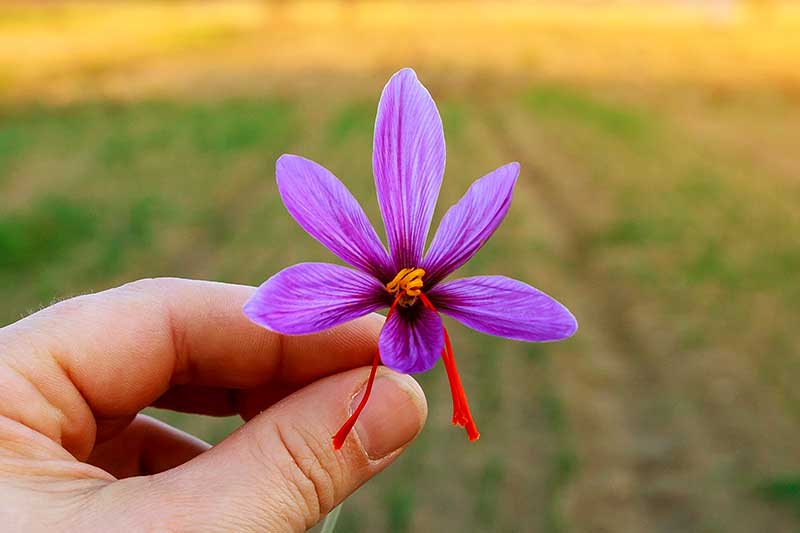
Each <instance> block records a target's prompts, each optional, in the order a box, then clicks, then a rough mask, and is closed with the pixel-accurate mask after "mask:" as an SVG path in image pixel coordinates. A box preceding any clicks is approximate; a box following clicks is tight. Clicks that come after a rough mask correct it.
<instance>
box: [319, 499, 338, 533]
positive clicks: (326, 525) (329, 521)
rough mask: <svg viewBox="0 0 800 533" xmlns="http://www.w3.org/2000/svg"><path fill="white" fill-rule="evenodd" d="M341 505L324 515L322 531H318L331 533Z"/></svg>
mask: <svg viewBox="0 0 800 533" xmlns="http://www.w3.org/2000/svg"><path fill="white" fill-rule="evenodd" d="M342 505H343V504H339V505H337V506H336V507H334V508H333V510H331V512H330V513H328V516H326V517H325V521H324V522H323V523H322V531H321V532H320V533H333V529H334V528H335V527H336V521H337V520H339V513H341V512H342Z"/></svg>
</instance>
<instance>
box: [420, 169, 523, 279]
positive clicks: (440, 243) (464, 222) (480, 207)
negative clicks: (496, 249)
mask: <svg viewBox="0 0 800 533" xmlns="http://www.w3.org/2000/svg"><path fill="white" fill-rule="evenodd" d="M518 175H519V163H509V164H508V165H505V166H502V167H500V168H498V169H497V170H494V171H493V172H490V173H489V174H487V175H485V176H484V177H482V178H481V179H479V180H477V181H476V182H475V183H473V184H472V186H470V188H469V190H468V191H467V193H466V194H465V195H464V197H463V198H461V200H459V201H458V203H457V204H455V205H454V206H453V207H451V208H450V209H449V210H448V211H447V213H445V215H444V218H442V223H441V224H440V225H439V229H438V230H437V231H436V235H435V236H434V237H433V242H431V246H430V248H429V249H428V253H427V255H426V256H425V260H424V261H423V262H422V268H423V269H424V270H425V272H426V274H425V284H426V285H428V286H430V285H433V284H435V283H436V282H438V281H439V280H441V279H443V278H445V277H446V276H447V275H448V274H450V273H451V272H453V271H454V270H455V269H457V268H458V267H460V266H461V265H463V264H464V263H466V262H467V261H469V259H470V257H472V256H473V255H475V252H477V251H478V250H479V249H480V248H481V246H483V245H484V244H485V243H486V241H488V240H489V237H491V236H492V233H494V231H495V230H496V229H497V228H498V226H500V223H501V222H502V221H503V218H505V216H506V213H507V212H508V207H509V206H510V205H511V194H512V192H513V190H514V184H515V183H516V182H517V176H518Z"/></svg>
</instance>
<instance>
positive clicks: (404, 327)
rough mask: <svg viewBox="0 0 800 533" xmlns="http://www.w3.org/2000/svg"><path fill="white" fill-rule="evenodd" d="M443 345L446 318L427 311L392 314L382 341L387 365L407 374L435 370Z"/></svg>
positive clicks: (380, 345)
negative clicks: (443, 322)
mask: <svg viewBox="0 0 800 533" xmlns="http://www.w3.org/2000/svg"><path fill="white" fill-rule="evenodd" d="M443 346H444V329H443V326H442V319H441V317H440V316H439V313H437V312H435V311H431V310H429V309H424V308H423V309H421V310H414V311H412V312H411V313H407V312H405V311H403V310H398V311H396V312H394V313H392V316H390V317H389V319H388V320H387V321H386V323H385V324H384V325H383V329H382V330H381V336H380V339H379V340H378V347H379V349H380V352H381V361H382V362H383V364H384V365H386V366H388V367H389V368H391V369H392V370H395V371H397V372H402V373H404V374H411V373H416V372H425V371H426V370H430V369H431V368H433V365H435V364H436V361H437V360H438V359H439V356H440V355H441V354H442V347H443Z"/></svg>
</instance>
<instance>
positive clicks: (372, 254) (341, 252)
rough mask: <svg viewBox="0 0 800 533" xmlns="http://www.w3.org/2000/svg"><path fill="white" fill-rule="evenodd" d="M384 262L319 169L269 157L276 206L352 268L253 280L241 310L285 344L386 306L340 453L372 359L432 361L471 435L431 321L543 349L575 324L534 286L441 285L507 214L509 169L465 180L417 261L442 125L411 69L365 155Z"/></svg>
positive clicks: (338, 188) (496, 279)
mask: <svg viewBox="0 0 800 533" xmlns="http://www.w3.org/2000/svg"><path fill="white" fill-rule="evenodd" d="M372 164H373V171H374V174H375V186H376V189H377V193H378V202H379V204H380V210H381V215H382V217H383V222H384V225H385V226H386V236H387V240H388V244H389V251H388V253H387V251H386V249H385V248H384V246H383V244H382V243H381V240H380V239H379V238H378V235H377V233H376V232H375V229H374V228H373V227H372V225H371V224H370V222H369V220H368V219H367V216H366V214H365V213H364V211H363V209H362V208H361V206H360V205H359V204H358V202H357V201H356V200H355V198H353V195H352V194H351V193H350V191H348V190H347V188H346V187H345V186H344V184H342V182H341V181H339V180H338V179H337V178H336V177H335V176H334V175H333V174H332V173H331V172H330V171H328V170H327V169H325V168H324V167H322V166H320V165H318V164H317V163H315V162H313V161H310V160H308V159H305V158H302V157H299V156H296V155H283V156H281V157H280V158H279V159H278V162H277V165H276V175H277V182H278V189H279V190H280V194H281V197H282V199H283V202H284V204H285V205H286V208H287V209H288V211H289V213H290V214H291V215H292V216H293V217H294V219H295V220H296V221H297V222H298V223H299V224H300V226H302V227H303V229H305V230H306V231H307V232H308V233H309V234H310V235H311V236H312V237H314V238H315V239H317V240H318V241H319V242H321V243H322V244H323V245H324V246H326V247H327V248H328V249H329V250H330V251H331V252H333V253H334V254H336V255H337V256H338V257H339V258H340V259H342V260H343V261H344V262H346V263H348V264H350V265H352V266H353V267H355V269H351V268H346V267H344V266H339V265H334V264H328V263H301V264H297V265H293V266H290V267H288V268H286V269H284V270H282V271H280V272H278V273H277V274H275V275H274V276H272V277H271V278H270V279H268V280H267V281H266V282H264V284H263V285H261V286H260V287H259V288H258V290H257V291H256V293H255V294H254V295H253V297H252V298H251V299H250V300H249V301H248V302H247V304H246V305H245V307H244V312H245V314H246V315H247V316H248V317H249V318H250V319H251V320H252V321H253V322H255V323H257V324H259V325H262V326H265V327H267V328H269V329H271V330H274V331H277V332H279V333H282V334H287V335H303V334H308V333H314V332H317V331H321V330H324V329H327V328H330V327H333V326H336V325H337V324H341V323H343V322H346V321H349V320H353V319H354V318H357V317H360V316H362V315H366V314H367V313H371V312H373V311H376V310H378V309H381V308H386V307H388V308H389V311H388V313H387V315H386V322H385V323H384V326H383V329H382V330H381V333H380V337H379V340H378V351H377V352H376V354H375V358H374V361H373V365H372V371H371V373H370V376H369V381H368V382H367V387H366V389H365V394H364V397H363V399H362V401H361V403H360V404H359V405H358V406H357V407H356V409H355V411H354V412H353V414H352V416H351V417H350V418H349V419H348V420H347V421H346V422H345V423H344V425H343V426H342V428H341V429H340V430H339V431H338V432H337V433H336V435H334V436H333V445H334V447H335V448H336V449H339V448H341V446H342V445H343V443H344V441H345V438H346V437H347V434H348V433H349V432H350V430H351V429H352V427H353V425H354V424H355V421H356V419H357V418H358V415H359V414H360V413H361V411H362V409H363V408H364V405H366V402H367V399H368V398H369V393H370V391H371V389H372V383H373V381H374V379H375V373H376V370H377V367H378V365H379V364H380V363H381V362H382V363H383V364H384V365H385V366H387V367H389V368H391V369H393V370H395V371H397V372H402V373H416V372H425V371H426V370H429V369H431V368H432V367H433V366H434V365H435V364H436V361H437V360H438V359H439V357H441V358H442V361H443V362H444V367H445V370H446V372H447V377H448V379H449V382H450V388H451V391H452V396H453V423H454V424H457V425H460V426H463V427H464V428H465V429H466V431H467V435H468V437H469V439H470V440H475V439H477V438H478V436H479V433H478V429H477V427H476V426H475V422H474V421H473V419H472V415H471V413H470V410H469V405H468V403H467V397H466V394H465V393H464V389H463V387H462V385H461V379H460V378H459V374H458V370H457V368H456V363H455V359H454V356H453V348H452V345H451V343H450V337H449V335H448V333H447V330H446V329H445V327H444V325H443V324H442V319H441V317H440V315H439V313H444V314H447V315H449V316H451V317H453V318H454V319H456V320H457V321H459V322H461V323H463V324H465V325H466V326H468V327H471V328H473V329H476V330H478V331H481V332H484V333H488V334H490V335H497V336H501V337H508V338H510V339H516V340H522V341H555V340H560V339H564V338H567V337H569V336H571V335H572V334H573V333H574V332H575V330H576V329H577V322H576V321H575V317H573V316H572V314H571V313H570V312H569V311H568V310H567V309H566V308H565V307H564V306H563V305H561V304H560V303H559V302H557V301H556V300H555V299H553V298H551V297H550V296H548V295H546V294H545V293H543V292H541V291H540V290H538V289H535V288H533V287H531V286H530V285H527V284H525V283H522V282H521V281H517V280H514V279H510V278H507V277H504V276H477V277H469V278H462V279H456V280H452V281H445V278H447V276H448V275H450V274H451V273H452V272H454V271H455V270H456V269H457V268H459V267H460V266H462V265H463V264H464V263H466V262H467V261H468V260H469V259H470V258H471V257H472V256H473V255H474V254H475V252H477V251H478V249H480V248H481V246H483V245H484V243H486V241H487V240H488V239H489V237H490V236H491V235H492V233H494V231H495V230H496V229H497V227H498V226H499V225H500V223H501V221H502V220H503V218H504V217H505V215H506V212H507V211H508V208H509V205H510V203H511V196H512V192H513V189H514V184H515V183H516V181H517V176H518V174H519V164H518V163H509V164H507V165H505V166H502V167H500V168H498V169H496V170H494V171H492V172H490V173H489V174H487V175H485V176H484V177H482V178H480V179H479V180H477V181H475V182H474V183H473V184H472V186H471V187H470V188H469V190H467V192H466V194H465V195H464V197H463V198H461V200H460V201H459V202H458V203H456V204H455V205H454V206H452V207H451V208H450V210H449V211H447V213H446V214H445V215H444V217H443V218H442V221H441V224H440V225H439V229H438V231H437V232H436V234H435V236H434V237H433V240H432V241H431V243H430V246H429V247H428V250H427V253H425V254H424V255H423V249H424V247H425V241H426V238H427V235H428V229H429V228H430V225H431V218H432V216H433V211H434V207H435V206H436V200H437V198H438V196H439V188H440V186H441V183H442V177H443V174H444V165H445V144H444V132H443V130H442V121H441V118H440V117H439V112H438V110H437V109H436V105H435V104H434V102H433V99H432V98H431V96H430V94H429V93H428V91H427V90H426V89H425V87H424V86H423V85H422V84H421V83H420V82H419V81H418V80H417V76H416V74H415V73H414V71H413V70H411V69H404V70H401V71H399V72H397V73H396V74H395V75H394V76H392V78H391V79H390V80H389V82H388V83H387V84H386V87H385V88H384V90H383V94H382V95H381V99H380V103H379V104H378V115H377V117H376V120H375V138H374V145H373V153H372Z"/></svg>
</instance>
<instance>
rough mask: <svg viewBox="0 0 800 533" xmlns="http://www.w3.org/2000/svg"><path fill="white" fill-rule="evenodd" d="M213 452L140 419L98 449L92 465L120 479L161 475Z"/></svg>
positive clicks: (183, 435) (152, 421)
mask: <svg viewBox="0 0 800 533" xmlns="http://www.w3.org/2000/svg"><path fill="white" fill-rule="evenodd" d="M209 448H211V445H209V444H208V443H206V442H203V441H202V440H200V439H198V438H196V437H193V436H192V435H189V434H188V433H184V432H183V431H180V430H178V429H175V428H173V427H172V426H169V425H167V424H165V423H163V422H161V421H159V420H156V419H155V418H151V417H149V416H146V415H137V416H136V418H135V419H134V420H133V421H132V422H131V423H130V424H129V425H128V426H127V427H126V428H125V429H124V430H122V431H121V432H120V433H119V434H117V435H116V436H115V437H114V438H112V439H109V440H107V441H106V442H103V443H102V444H100V445H98V446H95V448H94V450H92V455H91V456H90V457H89V460H88V463H89V464H92V465H95V466H97V467H100V468H102V469H103V470H105V471H106V472H109V473H110V474H112V475H113V476H114V477H116V478H126V477H132V476H140V475H148V474H157V473H159V472H163V471H165V470H169V469H170V468H174V467H176V466H178V465H181V464H183V463H185V462H186V461H189V460H191V459H193V458H195V457H197V456H198V455H200V454H201V453H203V452H205V451H206V450H208V449H209Z"/></svg>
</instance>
